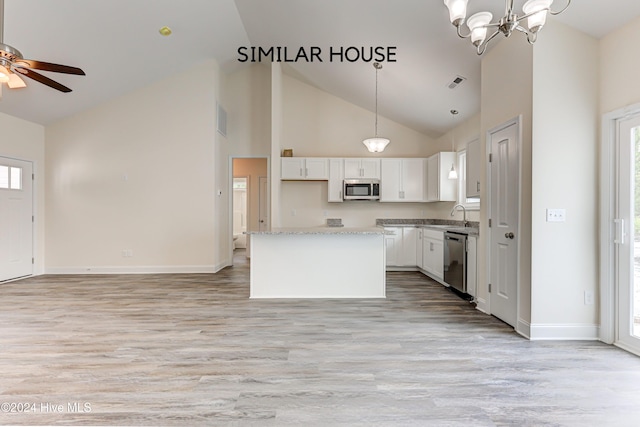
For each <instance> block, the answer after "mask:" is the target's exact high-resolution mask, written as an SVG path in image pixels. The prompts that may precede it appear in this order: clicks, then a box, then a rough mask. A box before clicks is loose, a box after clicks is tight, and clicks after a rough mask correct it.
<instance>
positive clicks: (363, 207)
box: [272, 74, 451, 227]
mask: <svg viewBox="0 0 640 427" xmlns="http://www.w3.org/2000/svg"><path fill="white" fill-rule="evenodd" d="M281 93H282V132H281V138H274V153H275V151H276V150H278V154H280V153H281V150H282V149H285V148H291V149H293V155H294V156H296V157H378V158H381V157H426V156H428V155H429V154H432V153H435V152H437V151H438V150H437V146H436V145H435V144H434V142H433V140H432V139H431V138H429V137H428V136H426V135H424V134H421V133H419V132H416V131H414V130H412V129H409V128H407V127H406V126H403V125H401V124H399V123H396V122H393V121H391V120H388V119H386V118H385V117H382V116H379V117H378V134H379V135H384V136H386V137H388V138H389V139H391V143H390V144H389V145H388V146H387V148H386V149H385V151H384V153H378V154H374V153H370V152H369V151H367V149H366V147H365V146H364V145H363V144H362V140H363V139H365V138H367V137H370V136H373V130H374V129H373V125H374V122H375V114H374V113H373V112H371V111H368V110H365V109H363V108H360V107H357V106H355V105H353V104H351V103H349V102H347V101H345V100H343V99H341V98H338V97H336V96H333V95H331V94H329V93H327V92H324V91H321V90H319V89H317V88H315V87H313V86H311V85H308V84H306V83H303V82H301V81H299V80H297V79H295V78H293V77H290V76H287V75H285V74H282V77H281ZM275 160H276V159H275V158H274V163H273V166H272V167H273V168H272V173H273V174H274V176H279V171H280V165H279V162H280V160H279V159H277V161H275ZM276 174H277V175H276ZM276 185H277V186H278V189H279V191H280V198H279V209H280V212H279V214H280V218H279V221H278V222H279V223H280V225H281V226H283V227H313V226H321V225H325V223H326V218H342V220H343V223H344V224H345V225H346V226H351V227H359V226H373V225H375V220H376V218H430V217H432V216H431V215H430V212H431V211H432V210H433V209H434V206H433V205H434V204H427V203H410V204H402V203H375V202H374V203H360V202H347V203H328V202H327V198H328V196H327V183H326V182H288V181H285V182H281V183H279V185H278V183H276ZM450 210H451V209H450V208H449V211H450ZM294 213H295V214H294ZM447 214H448V212H447Z"/></svg>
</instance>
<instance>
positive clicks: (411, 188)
mask: <svg viewBox="0 0 640 427" xmlns="http://www.w3.org/2000/svg"><path fill="white" fill-rule="evenodd" d="M401 167H402V180H401V190H400V191H401V193H400V195H401V196H402V197H401V198H402V201H403V202H424V201H425V194H424V193H425V191H424V159H402V162H401Z"/></svg>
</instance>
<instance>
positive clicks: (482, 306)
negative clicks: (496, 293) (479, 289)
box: [476, 298, 491, 315]
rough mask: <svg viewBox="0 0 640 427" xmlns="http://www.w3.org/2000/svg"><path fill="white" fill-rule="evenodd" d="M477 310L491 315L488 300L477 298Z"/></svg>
mask: <svg viewBox="0 0 640 427" xmlns="http://www.w3.org/2000/svg"><path fill="white" fill-rule="evenodd" d="M476 309H477V310H478V311H481V312H483V313H484V314H489V315H490V314H491V313H490V312H489V304H488V302H487V300H486V299H484V298H477V299H476Z"/></svg>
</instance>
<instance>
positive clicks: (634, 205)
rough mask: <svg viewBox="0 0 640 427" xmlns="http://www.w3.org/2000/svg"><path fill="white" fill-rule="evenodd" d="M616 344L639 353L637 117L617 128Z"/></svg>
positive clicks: (639, 119)
mask: <svg viewBox="0 0 640 427" xmlns="http://www.w3.org/2000/svg"><path fill="white" fill-rule="evenodd" d="M617 169H618V170H617V174H618V176H617V182H618V189H617V190H618V191H617V219H616V220H615V221H614V222H615V224H614V225H615V227H616V233H615V234H616V236H615V243H616V259H617V271H616V273H617V274H616V278H617V280H616V284H617V328H616V329H617V333H616V335H617V337H616V343H617V344H618V345H619V346H621V347H623V348H626V349H627V350H630V351H632V352H634V353H636V354H640V116H634V117H632V118H628V119H625V120H621V121H620V122H619V126H618V168H617Z"/></svg>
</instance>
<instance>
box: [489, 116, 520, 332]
mask: <svg viewBox="0 0 640 427" xmlns="http://www.w3.org/2000/svg"><path fill="white" fill-rule="evenodd" d="M514 124H515V125H516V126H517V127H518V141H517V142H518V147H517V150H518V225H517V228H516V235H518V236H520V235H521V233H520V231H521V229H522V227H521V224H522V151H523V150H522V144H523V142H522V114H519V115H518V116H516V117H514V118H512V119H510V120H507V121H506V122H504V123H502V124H500V125H498V126H495V127H493V128H491V129H489V130H488V131H487V132H486V134H485V147H486V150H485V151H486V157H485V161H486V164H487V169H486V176H485V178H486V183H487V184H486V188H487V192H486V199H487V200H486V202H485V205H486V206H487V220H488V219H490V218H491V216H492V214H491V194H492V190H493V189H492V188H491V167H492V164H491V163H490V162H489V156H490V155H491V148H492V147H491V135H492V134H494V133H497V132H500V131H501V130H503V129H505V128H507V127H509V126H512V125H514ZM486 230H487V239H486V240H487V242H486V246H485V249H486V251H487V252H486V254H487V256H486V257H485V258H486V259H485V265H486V282H485V283H487V284H488V283H491V240H492V239H491V228H489V227H488V226H487V228H486ZM522 245H523V243H522V238H518V246H517V248H518V249H517V250H518V256H517V262H516V280H517V286H516V319H518V320H516V325H515V326H514V329H515V330H516V332H518V333H521V332H522V331H520V330H519V329H518V325H519V324H520V321H519V319H520V291H521V289H520V285H521V284H520V254H521V253H522ZM478 301H480V299H478ZM481 311H484V312H485V313H487V314H491V294H490V293H488V292H487V299H486V301H483V310H481Z"/></svg>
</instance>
